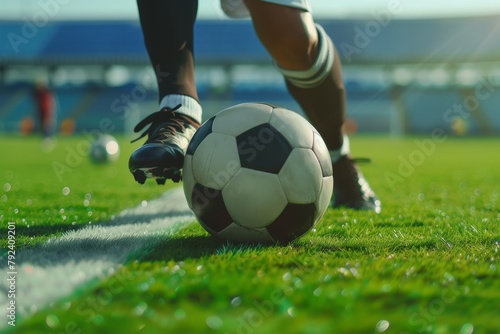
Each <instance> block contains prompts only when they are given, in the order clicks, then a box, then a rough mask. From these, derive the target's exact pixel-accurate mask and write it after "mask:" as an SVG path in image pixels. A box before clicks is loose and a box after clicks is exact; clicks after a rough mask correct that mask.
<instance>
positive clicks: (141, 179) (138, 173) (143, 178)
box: [132, 170, 146, 184]
mask: <svg viewBox="0 0 500 334" xmlns="http://www.w3.org/2000/svg"><path fill="white" fill-rule="evenodd" d="M132 174H133V175H134V179H135V180H136V181H137V182H139V183H140V184H144V183H145V182H146V176H145V175H144V173H143V172H142V171H139V170H136V171H135V172H133V173H132Z"/></svg>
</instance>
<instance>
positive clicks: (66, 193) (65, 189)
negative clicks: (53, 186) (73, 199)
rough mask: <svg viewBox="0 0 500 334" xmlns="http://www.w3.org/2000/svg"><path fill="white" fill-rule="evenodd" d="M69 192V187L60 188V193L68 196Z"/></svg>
mask: <svg viewBox="0 0 500 334" xmlns="http://www.w3.org/2000/svg"><path fill="white" fill-rule="evenodd" d="M70 192H71V189H69V187H64V188H62V194H63V195H64V196H68V195H69V193H70Z"/></svg>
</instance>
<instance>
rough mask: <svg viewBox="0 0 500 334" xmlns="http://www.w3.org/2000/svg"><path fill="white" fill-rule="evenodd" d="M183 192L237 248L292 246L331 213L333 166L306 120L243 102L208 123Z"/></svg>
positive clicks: (193, 148)
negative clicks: (251, 244) (244, 245)
mask: <svg viewBox="0 0 500 334" xmlns="http://www.w3.org/2000/svg"><path fill="white" fill-rule="evenodd" d="M183 179H184V182H183V186H184V193H185V195H186V199H187V202H188V205H189V207H190V208H191V209H192V210H193V212H194V214H195V215H196V217H197V219H198V221H199V222H200V223H201V225H202V226H203V227H204V228H205V229H206V230H207V231H208V232H209V233H210V234H212V235H214V236H216V237H219V238H221V239H223V240H228V241H232V242H257V243H288V242H290V241H292V240H295V239H296V238H298V237H300V236H302V235H303V234H305V233H306V232H308V231H309V230H310V229H311V228H312V227H313V226H314V225H315V224H316V223H317V222H318V221H319V220H320V219H321V217H322V216H323V214H324V213H325V211H326V209H327V208H328V205H329V202H330V198H331V195H332V189H333V176H332V163H331V158H330V155H329V152H328V149H327V148H326V145H325V143H324V141H323V139H322V137H321V136H320V135H319V133H318V132H317V131H316V130H315V129H314V127H313V126H312V125H311V124H310V123H309V122H308V121H307V120H306V119H305V118H303V117H302V116H300V115H299V114H297V113H295V112H293V111H290V110H287V109H284V108H281V107H276V106H272V105H268V104H263V103H243V104H239V105H236V106H233V107H230V108H227V109H225V110H222V111H221V112H219V113H218V114H216V115H215V116H213V117H212V118H210V119H208V120H207V121H206V122H205V123H203V125H202V126H201V127H200V128H199V129H198V131H197V132H196V133H195V135H194V136H193V138H192V140H191V142H190V144H189V146H188V148H187V153H186V157H185V160H184V166H183Z"/></svg>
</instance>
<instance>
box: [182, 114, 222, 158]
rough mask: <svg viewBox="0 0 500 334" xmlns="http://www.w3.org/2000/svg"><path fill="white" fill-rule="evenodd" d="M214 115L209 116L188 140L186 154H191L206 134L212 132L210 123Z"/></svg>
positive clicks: (211, 123)
mask: <svg viewBox="0 0 500 334" xmlns="http://www.w3.org/2000/svg"><path fill="white" fill-rule="evenodd" d="M214 119H215V116H213V117H211V118H209V119H208V120H207V121H206V122H205V123H203V124H202V125H201V126H200V128H199V129H198V130H197V131H196V132H195V133H194V135H193V138H191V141H190V142H189V145H188V148H187V151H186V154H191V155H192V154H193V153H194V152H195V151H196V149H197V148H198V146H199V145H200V144H201V142H202V141H203V139H205V137H206V136H208V135H209V134H211V133H212V125H213V122H214Z"/></svg>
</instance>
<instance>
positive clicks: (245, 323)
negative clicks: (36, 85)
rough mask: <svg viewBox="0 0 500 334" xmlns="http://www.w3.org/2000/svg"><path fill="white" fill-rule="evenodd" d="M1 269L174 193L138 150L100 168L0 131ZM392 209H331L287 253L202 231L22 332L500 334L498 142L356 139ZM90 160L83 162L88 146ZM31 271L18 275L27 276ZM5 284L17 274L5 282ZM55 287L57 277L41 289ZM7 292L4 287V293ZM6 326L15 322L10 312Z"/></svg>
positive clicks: (186, 234)
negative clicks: (146, 170) (144, 171)
mask: <svg viewBox="0 0 500 334" xmlns="http://www.w3.org/2000/svg"><path fill="white" fill-rule="evenodd" d="M0 139H1V141H2V149H1V153H2V157H3V158H2V161H1V162H0V185H1V186H2V188H0V207H1V212H0V220H1V224H2V225H1V236H2V239H1V241H0V242H1V246H2V262H3V263H2V268H5V265H6V263H7V259H6V254H7V247H8V242H7V238H6V237H5V236H6V235H7V222H15V223H16V246H17V251H18V252H19V251H22V249H23V248H28V247H37V245H40V244H42V243H45V242H47V239H49V238H52V237H54V236H59V235H62V234H63V233H65V232H67V231H70V230H73V229H80V228H83V227H86V226H88V225H89V224H96V223H97V222H103V223H104V224H106V221H107V220H108V219H110V218H111V217H112V216H113V215H115V214H117V213H119V212H120V211H121V210H123V209H125V208H127V207H132V206H136V205H138V204H140V203H141V201H149V200H151V199H154V198H156V197H158V196H159V195H160V194H161V193H162V192H164V191H166V190H167V189H168V188H169V187H171V186H173V184H172V183H168V184H167V187H159V186H157V185H156V184H155V183H153V182H148V183H147V184H146V185H144V186H141V185H139V184H137V183H135V181H133V178H132V177H131V175H129V172H128V170H127V160H128V156H129V154H130V152H131V151H132V150H133V149H134V148H135V147H137V145H135V144H134V145H131V144H128V143H127V141H126V140H125V139H124V138H120V143H121V150H122V152H121V158H120V160H119V161H118V162H116V163H113V164H111V165H106V166H94V165H92V164H90V163H89V161H87V159H86V157H84V156H82V154H79V153H78V150H79V148H82V147H84V146H85V145H84V144H82V143H85V140H84V139H83V138H80V137H72V138H66V139H65V138H60V139H59V140H58V143H57V146H56V148H55V150H53V151H51V152H49V153H44V152H43V151H42V150H40V147H39V142H38V139H37V138H20V137H17V138H11V137H6V136H4V137H1V138H0ZM351 146H352V149H353V152H354V153H355V156H359V157H370V158H371V159H372V162H371V163H370V164H367V165H363V166H362V169H363V172H364V174H365V176H366V177H367V179H368V180H369V182H370V184H371V185H372V187H373V188H374V190H375V191H376V192H377V193H378V195H379V197H380V198H381V200H382V204H383V209H382V213H381V214H379V215H376V214H374V213H366V212H355V211H351V210H332V209H330V210H328V212H327V213H326V215H325V217H324V218H323V221H322V222H321V223H320V224H319V225H318V226H317V227H316V228H315V229H314V230H313V231H311V232H309V233H308V234H306V235H305V236H304V237H302V238H301V239H299V240H297V241H295V242H293V243H292V244H290V245H287V246H279V247H278V246H276V247H264V246H241V245H240V246H238V245H230V244H225V243H220V242H218V241H215V240H214V239H213V238H211V237H210V236H209V235H208V234H207V233H206V232H205V231H204V230H203V229H202V228H201V227H200V226H199V225H198V224H196V223H193V224H187V225H186V227H185V228H182V229H181V230H180V231H178V232H176V233H175V234H174V235H173V236H172V237H169V238H165V240H164V241H163V242H161V243H160V244H159V245H157V246H156V247H154V248H153V249H151V248H150V249H148V250H147V251H144V252H139V253H136V254H135V255H133V256H131V257H130V259H129V260H128V261H127V262H126V263H125V264H124V265H123V266H121V267H120V268H119V269H118V270H117V271H115V272H114V274H113V275H111V276H110V277H108V278H106V279H104V280H93V281H91V282H90V283H87V284H86V285H85V286H82V287H81V288H79V289H78V290H77V291H74V293H73V294H71V295H69V296H67V297H65V298H63V299H61V300H57V301H54V302H53V303H51V304H50V305H49V306H47V307H46V308H44V309H40V310H38V311H37V312H35V313H34V314H33V315H32V316H30V317H21V316H19V317H18V319H17V320H18V322H17V325H16V327H14V328H11V327H10V326H9V328H7V327H4V328H7V329H6V331H7V332H16V333H17V332H19V333H129V332H142V333H238V334H239V333H245V334H251V333H273V334H274V333H280V332H283V333H379V332H384V333H460V334H470V333H500V303H499V301H500V273H499V265H498V257H499V248H500V245H499V242H500V209H499V208H500V205H499V196H500V189H499V185H500V170H499V168H498V163H499V162H500V159H499V157H498V140H497V139H494V138H491V139H484V138H483V139H465V138H446V139H439V140H437V141H434V140H432V138H431V137H419V138H406V139H404V140H395V139H389V138H386V137H362V136H358V137H356V136H354V137H353V138H352V143H351ZM75 152H76V153H75ZM22 275H23V274H22V273H20V274H19V275H18V279H19V280H22V279H23V276H22ZM2 279H3V277H2ZM39 284H40V286H39V289H41V290H43V289H44V282H40V283H39ZM1 293H5V291H1ZM1 319H2V320H1V321H7V319H6V317H5V316H4V314H2V317H1Z"/></svg>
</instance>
